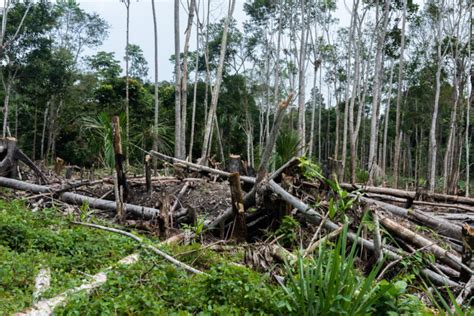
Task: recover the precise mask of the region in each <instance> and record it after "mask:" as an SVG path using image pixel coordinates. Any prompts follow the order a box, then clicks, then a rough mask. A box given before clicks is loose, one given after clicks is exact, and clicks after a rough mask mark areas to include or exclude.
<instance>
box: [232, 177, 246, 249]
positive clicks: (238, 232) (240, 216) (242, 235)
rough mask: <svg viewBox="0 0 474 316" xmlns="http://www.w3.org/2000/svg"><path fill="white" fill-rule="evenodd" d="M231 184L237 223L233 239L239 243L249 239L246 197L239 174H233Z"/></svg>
mask: <svg viewBox="0 0 474 316" xmlns="http://www.w3.org/2000/svg"><path fill="white" fill-rule="evenodd" d="M229 183H230V193H231V196H232V212H233V213H234V221H235V222H234V228H233V229H232V236H231V237H232V238H233V239H235V240H237V241H245V240H246V239H247V223H246V221H245V207H244V197H243V194H242V188H241V187H240V175H239V174H238V173H237V172H236V173H233V174H231V176H230V177H229Z"/></svg>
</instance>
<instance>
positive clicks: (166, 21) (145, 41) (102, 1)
mask: <svg viewBox="0 0 474 316" xmlns="http://www.w3.org/2000/svg"><path fill="white" fill-rule="evenodd" d="M78 2H79V3H80V6H81V7H82V8H83V9H84V10H85V11H87V12H97V13H98V14H99V15H100V16H101V17H102V18H103V19H105V20H106V21H107V22H108V23H109V25H110V30H109V37H108V39H107V40H106V41H105V42H104V44H103V46H102V47H99V48H98V49H96V50H95V51H101V50H103V51H107V52H115V57H116V59H118V60H120V61H122V62H123V56H124V52H125V30H126V9H125V5H124V4H123V3H121V2H120V1H119V0H78ZM244 2H245V1H244V0H237V2H236V6H235V12H234V18H235V19H236V20H237V21H238V23H239V25H242V23H243V22H244V21H245V20H246V19H247V18H246V16H245V12H244V11H243V4H244ZM337 2H338V10H337V12H336V16H337V17H338V18H339V20H340V22H341V25H342V24H344V25H346V24H347V25H348V24H349V23H348V21H346V20H347V19H348V18H349V15H348V14H347V12H346V9H345V8H344V2H343V0H338V1H337ZM213 3H214V4H213ZM348 3H351V0H348ZM155 6H156V13H157V20H158V60H159V62H158V67H159V69H158V72H159V80H160V81H161V80H171V79H172V76H173V65H172V64H171V63H170V61H169V58H170V56H171V55H172V54H173V53H174V9H173V7H174V0H155ZM226 12H227V1H226V0H216V1H214V2H211V21H217V20H218V19H220V18H222V17H223V16H224V15H225V14H226ZM180 13H181V14H180V31H181V34H182V35H181V41H182V42H183V43H182V44H181V49H182V47H183V45H184V30H185V28H186V22H187V16H186V13H185V11H184V8H183V7H182V6H181V9H180ZM193 35H194V32H193ZM195 42H196V40H195V37H194V36H193V37H192V38H191V50H194V49H195V47H196V44H195ZM130 43H132V44H137V45H139V46H140V47H141V48H142V49H143V52H144V54H145V58H146V59H147V61H148V64H149V68H150V70H149V78H150V79H151V78H152V76H153V65H154V57H153V54H154V48H153V47H154V46H153V15H152V10H151V0H140V1H135V0H131V5H130ZM93 53H94V52H93V51H88V52H86V54H93Z"/></svg>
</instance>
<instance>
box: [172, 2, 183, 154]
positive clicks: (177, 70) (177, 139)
mask: <svg viewBox="0 0 474 316" xmlns="http://www.w3.org/2000/svg"><path fill="white" fill-rule="evenodd" d="M179 5H180V3H179V0H174V56H175V61H174V76H175V110H174V114H175V115H174V120H175V123H174V156H175V157H176V158H179V159H183V155H182V153H181V131H182V127H181V122H182V120H181V66H180V61H181V56H180V42H179Z"/></svg>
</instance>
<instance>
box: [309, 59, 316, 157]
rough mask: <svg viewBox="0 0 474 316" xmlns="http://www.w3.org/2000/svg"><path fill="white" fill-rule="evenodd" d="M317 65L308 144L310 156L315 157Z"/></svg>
mask: <svg viewBox="0 0 474 316" xmlns="http://www.w3.org/2000/svg"><path fill="white" fill-rule="evenodd" d="M317 71H318V70H317V68H316V65H315V66H314V73H313V102H312V107H311V128H310V131H309V144H308V157H309V158H310V159H312V158H313V147H314V120H315V117H316V83H317V82H316V80H317V78H318V73H317Z"/></svg>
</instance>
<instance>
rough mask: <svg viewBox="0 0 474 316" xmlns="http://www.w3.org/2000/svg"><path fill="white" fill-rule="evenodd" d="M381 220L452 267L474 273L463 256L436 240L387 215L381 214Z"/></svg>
mask: <svg viewBox="0 0 474 316" xmlns="http://www.w3.org/2000/svg"><path fill="white" fill-rule="evenodd" d="M380 222H381V223H382V225H384V226H385V227H386V228H387V229H388V230H389V231H391V232H392V233H394V234H395V235H397V236H399V237H401V238H402V239H403V240H405V241H407V242H409V243H411V244H413V245H416V246H418V247H426V250H428V251H430V252H431V253H433V254H434V255H435V257H436V258H437V259H439V260H440V261H442V262H444V263H446V264H447V265H448V266H450V267H451V268H453V269H455V270H457V271H462V270H467V272H468V273H471V274H472V273H473V272H472V270H470V269H469V268H468V267H466V266H465V265H464V264H463V263H462V262H461V258H459V257H456V256H455V255H454V254H452V253H450V252H449V251H447V250H445V249H443V248H441V247H440V246H438V245H436V243H435V242H433V241H431V240H429V239H428V238H426V237H423V236H421V235H420V234H417V233H415V232H413V231H411V230H410V229H408V228H406V227H404V226H403V225H400V224H398V223H397V222H395V221H393V220H391V219H390V218H388V217H387V216H382V215H381V216H380Z"/></svg>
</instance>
